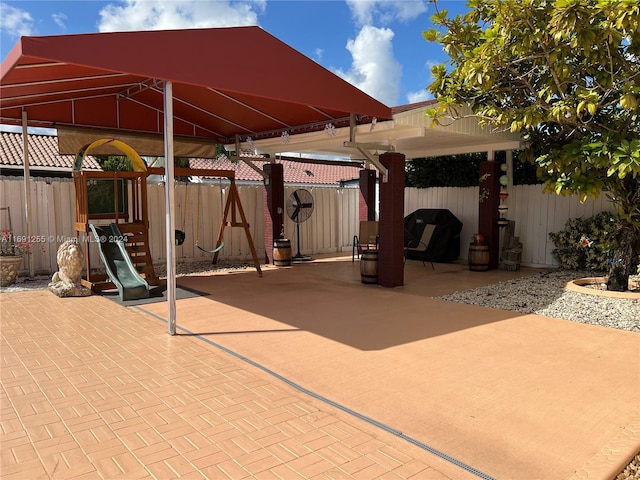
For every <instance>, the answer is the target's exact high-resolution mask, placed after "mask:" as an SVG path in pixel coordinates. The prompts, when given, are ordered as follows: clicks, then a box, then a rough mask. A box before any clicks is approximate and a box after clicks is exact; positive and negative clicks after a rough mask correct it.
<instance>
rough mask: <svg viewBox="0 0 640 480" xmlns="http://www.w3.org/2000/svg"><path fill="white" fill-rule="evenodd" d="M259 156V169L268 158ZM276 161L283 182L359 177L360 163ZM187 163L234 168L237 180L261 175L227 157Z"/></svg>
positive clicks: (319, 182)
mask: <svg viewBox="0 0 640 480" xmlns="http://www.w3.org/2000/svg"><path fill="white" fill-rule="evenodd" d="M260 158H261V157H257V158H254V159H253V160H252V161H253V163H254V164H255V165H256V166H257V167H258V168H260V169H262V166H263V165H264V164H265V163H269V162H270V160H264V159H263V160H261V159H260ZM276 163H281V164H283V173H284V183H303V184H315V185H337V184H339V183H340V182H341V181H346V180H354V179H357V178H359V175H360V165H359V164H356V165H354V166H345V165H326V164H321V163H315V162H304V159H301V161H297V160H296V161H293V160H277V161H276ZM189 165H190V166H191V168H214V169H220V170H234V171H235V172H236V180H238V181H256V182H261V181H262V177H261V176H260V174H258V173H257V172H256V171H254V170H253V169H252V168H251V167H250V166H249V165H247V164H246V163H245V162H238V163H234V162H231V161H230V160H228V159H208V158H192V159H191V160H190V163H189Z"/></svg>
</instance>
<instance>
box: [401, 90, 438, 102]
mask: <svg viewBox="0 0 640 480" xmlns="http://www.w3.org/2000/svg"><path fill="white" fill-rule="evenodd" d="M431 99H433V95H432V94H431V92H430V91H428V90H427V89H426V88H424V89H423V90H418V91H417V92H409V93H407V103H418V102H424V101H425V100H431Z"/></svg>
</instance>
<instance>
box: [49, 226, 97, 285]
mask: <svg viewBox="0 0 640 480" xmlns="http://www.w3.org/2000/svg"><path fill="white" fill-rule="evenodd" d="M57 260H58V271H57V272H56V273H54V274H53V278H52V279H51V283H49V290H50V291H52V292H53V293H55V294H56V295H57V296H58V297H86V296H88V295H91V290H89V289H88V288H86V287H84V286H83V285H82V283H81V280H82V267H83V265H84V254H83V253H82V250H81V249H80V245H78V242H77V240H75V239H74V240H67V241H66V242H64V243H63V244H62V245H60V248H58V256H57Z"/></svg>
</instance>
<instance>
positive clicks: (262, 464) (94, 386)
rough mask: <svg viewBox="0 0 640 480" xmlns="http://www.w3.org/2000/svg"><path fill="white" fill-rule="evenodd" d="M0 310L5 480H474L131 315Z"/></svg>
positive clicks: (117, 309)
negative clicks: (346, 479)
mask: <svg viewBox="0 0 640 480" xmlns="http://www.w3.org/2000/svg"><path fill="white" fill-rule="evenodd" d="M0 312H1V341H2V343H1V345H0V346H1V348H2V351H1V356H2V364H1V368H2V370H1V376H2V387H1V390H0V392H1V395H2V396H1V398H0V401H1V403H2V410H1V417H0V425H1V427H2V429H1V432H0V435H1V436H0V442H1V447H2V448H1V453H0V455H1V457H0V469H1V470H0V476H1V477H2V479H4V480H9V479H35V478H105V479H106V478H109V479H112V478H127V479H132V478H158V479H168V478H175V477H185V478H232V479H242V478H264V479H295V478H326V479H341V478H355V479H373V478H389V479H392V478H393V479H400V478H416V479H417V478H419V479H429V478H434V479H442V478H468V477H469V474H468V472H465V471H463V470H461V469H459V468H457V467H455V466H452V465H450V464H448V463H446V462H444V461H443V460H440V459H439V458H437V457H435V456H433V455H431V454H428V453H427V452H424V451H423V450H421V449H419V448H417V447H415V446H413V445H411V444H409V443H407V442H405V441H403V440H401V439H398V438H397V437H394V436H393V435H391V434H389V433H387V432H384V431H382V430H379V429H377V428H375V427H373V426H371V425H369V424H367V423H366V422H364V421H360V420H358V419H357V418H354V417H351V416H349V415H347V414H345V413H343V412H341V411H339V410H337V409H333V408H332V407H331V406H329V405H326V404H324V403H321V402H319V401H317V400H315V399H314V398H311V397H307V396H306V395H304V394H302V393H300V392H298V391H297V390H294V389H293V388H291V387H289V386H288V385H286V384H284V383H282V382H279V381H278V380H276V379H274V378H272V377H271V376H269V375H267V374H266V373H264V372H262V371H260V370H259V369H256V368H254V367H251V366H250V365H247V364H245V363H243V362H241V361H240V360H238V359H236V358H234V357H232V356H230V355H227V354H225V353H224V352H220V351H219V350H217V349H215V348H214V347H212V346H210V345H208V344H207V343H205V342H203V341H202V340H200V339H199V338H197V337H194V336H186V335H178V336H173V337H171V336H169V335H167V333H166V326H165V325H164V324H163V323H161V322H160V321H158V320H157V319H155V318H153V317H151V316H148V315H145V314H144V313H142V312H141V311H140V310H138V309H136V308H124V307H121V306H118V305H116V304H115V303H114V302H111V301H109V300H107V299H105V298H101V297H99V296H91V297H87V298H68V299H60V298H57V297H55V296H54V295H53V294H51V293H50V292H48V291H44V290H40V291H31V292H19V293H3V294H1V295H0ZM452 472H453V473H452Z"/></svg>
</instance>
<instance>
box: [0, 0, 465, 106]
mask: <svg viewBox="0 0 640 480" xmlns="http://www.w3.org/2000/svg"><path fill="white" fill-rule="evenodd" d="M438 8H439V9H446V10H448V11H449V12H450V13H451V14H457V13H464V12H465V11H466V6H465V2H464V1H463V0H448V1H447V0H440V1H438ZM435 11H436V10H435V6H434V5H433V3H432V2H431V1H429V0H324V1H315V0H108V1H101V0H74V1H69V0H55V1H49V0H38V1H26V0H19V1H16V0H4V1H3V0H0V50H1V53H2V59H3V60H4V58H5V57H6V56H7V54H8V53H9V51H10V50H11V48H13V46H14V45H15V44H16V42H17V41H18V39H19V38H20V36H22V35H27V36H33V35H62V34H72V33H93V32H113V31H129V30H168V29H178V28H180V29H182V28H210V27H225V26H238V25H258V26H260V27H261V28H263V29H264V30H266V31H267V32H269V33H270V34H272V35H274V36H275V37H277V38H279V39H280V40H282V41H283V42H285V43H287V44H288V45H290V46H291V47H293V48H294V49H296V50H298V51H299V52H301V53H302V54H304V55H306V56H307V57H309V58H311V59H313V60H315V61H316V62H318V63H319V64H320V65H322V66H323V67H325V68H326V69H328V70H330V71H332V72H334V73H335V74H337V75H339V76H340V77H342V78H344V79H345V80H347V81H348V82H350V83H352V84H353V85H355V86H356V87H358V88H359V89H360V90H362V91H364V92H366V93H367V94H369V95H370V96H372V97H374V98H375V99H377V100H379V101H380V102H382V103H384V104H385V105H387V106H390V107H394V106H398V105H405V104H409V103H415V102H420V101H423V100H428V99H430V98H433V97H432V96H431V95H430V94H429V93H428V92H427V90H426V88H427V86H428V85H429V83H431V81H432V79H431V78H432V77H431V67H432V66H433V65H436V64H439V63H442V62H444V61H446V60H447V56H446V54H445V53H444V52H443V51H442V48H441V47H440V46H439V45H437V44H431V43H429V42H427V41H426V40H424V38H423V37H422V32H424V31H425V30H428V29H429V28H430V27H431V26H432V25H431V22H430V18H431V16H432V15H433V14H434V13H435ZM218 53H219V52H216V58H215V59H212V61H219V62H221V65H222V66H224V55H222V58H221V57H220V56H219V55H217V54H218Z"/></svg>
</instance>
